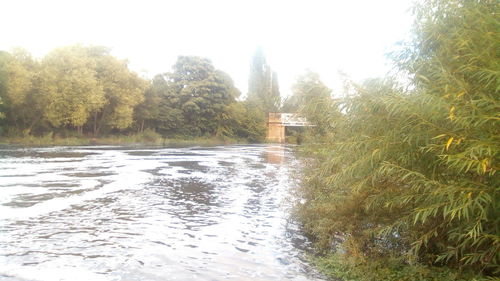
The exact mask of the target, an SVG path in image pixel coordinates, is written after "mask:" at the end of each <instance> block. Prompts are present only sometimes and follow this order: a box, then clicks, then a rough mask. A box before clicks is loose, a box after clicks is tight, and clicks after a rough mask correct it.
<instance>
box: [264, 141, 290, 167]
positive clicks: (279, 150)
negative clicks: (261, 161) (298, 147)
mask: <svg viewBox="0 0 500 281" xmlns="http://www.w3.org/2000/svg"><path fill="white" fill-rule="evenodd" d="M266 160H267V162H268V163H271V164H282V163H283V161H284V160H285V146H283V145H270V146H267V147H266Z"/></svg>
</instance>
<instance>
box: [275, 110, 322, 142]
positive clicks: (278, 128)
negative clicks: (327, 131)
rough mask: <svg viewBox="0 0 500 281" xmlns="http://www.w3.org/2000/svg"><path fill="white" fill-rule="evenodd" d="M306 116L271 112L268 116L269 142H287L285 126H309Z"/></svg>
mask: <svg viewBox="0 0 500 281" xmlns="http://www.w3.org/2000/svg"><path fill="white" fill-rule="evenodd" d="M309 126H312V125H310V124H309V123H308V122H307V120H306V118H304V117H301V116H299V115H297V114H296V113H277V112H270V113H269V115H268V118H267V135H266V140H267V141H269V142H278V143H283V142H285V127H309Z"/></svg>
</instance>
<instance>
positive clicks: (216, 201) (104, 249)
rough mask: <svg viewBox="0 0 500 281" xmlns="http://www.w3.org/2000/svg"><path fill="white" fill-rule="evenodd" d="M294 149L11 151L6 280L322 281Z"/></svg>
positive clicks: (0, 185) (2, 181) (0, 260)
mask: <svg viewBox="0 0 500 281" xmlns="http://www.w3.org/2000/svg"><path fill="white" fill-rule="evenodd" d="M297 168H300V166H299V162H298V161H297V160H296V159H295V158H294V157H293V154H292V153H291V151H290V148H288V147H284V146H270V145H269V146H266V145H261V146H223V147H222V146H221V147H211V148H201V147H191V148H147V147H144V148H125V147H52V148H27V149H21V148H3V149H0V280H321V277H320V276H319V275H317V273H315V272H314V271H313V270H312V269H311V267H310V266H309V265H308V264H307V262H306V259H305V256H306V251H307V249H308V247H309V246H310V245H309V243H308V241H307V239H305V238H304V237H303V236H302V235H301V234H300V232H299V231H298V230H297V225H296V224H294V223H293V222H291V220H290V219H289V205H290V204H289V203H288V202H289V200H288V199H289V196H290V191H291V190H292V189H293V188H294V187H295V186H296V183H295V181H294V177H293V176H292V175H293V174H295V173H296V171H297V170H296V169H297Z"/></svg>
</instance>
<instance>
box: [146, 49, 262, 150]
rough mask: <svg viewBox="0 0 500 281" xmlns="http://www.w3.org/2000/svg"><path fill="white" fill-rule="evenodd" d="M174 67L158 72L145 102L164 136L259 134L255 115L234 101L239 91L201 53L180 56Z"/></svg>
mask: <svg viewBox="0 0 500 281" xmlns="http://www.w3.org/2000/svg"><path fill="white" fill-rule="evenodd" d="M173 70H174V71H173V72H172V73H166V74H163V75H157V76H156V77H155V78H154V79H153V82H152V85H151V88H150V90H148V96H147V98H148V99H149V101H148V102H149V105H147V106H148V107H149V108H150V110H151V112H157V113H156V116H152V119H156V122H152V123H155V126H156V128H157V129H158V131H159V132H161V133H162V134H163V135H165V136H180V135H184V136H217V137H221V136H231V137H232V136H238V137H244V138H249V139H252V140H256V139H258V138H259V136H260V135H261V132H260V131H259V130H260V128H257V127H256V125H255V124H254V123H255V118H254V117H253V116H251V115H248V113H249V111H248V110H247V108H246V107H245V106H243V105H241V104H239V103H237V102H236V98H237V97H238V96H239V95H240V92H239V91H238V90H237V89H236V87H235V86H234V83H233V81H232V79H231V78H230V77H229V75H227V74H226V73H224V72H222V71H220V70H217V69H215V68H214V66H213V65H212V63H211V62H210V61H209V60H208V59H205V58H200V57H182V56H181V57H179V58H178V60H177V62H176V64H175V65H174V67H173ZM153 102H154V103H155V104H156V105H154V104H153ZM145 106H146V105H145ZM258 135H259V136H258Z"/></svg>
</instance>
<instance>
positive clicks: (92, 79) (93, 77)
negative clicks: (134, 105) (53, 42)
mask: <svg viewBox="0 0 500 281" xmlns="http://www.w3.org/2000/svg"><path fill="white" fill-rule="evenodd" d="M40 92H41V94H42V99H43V105H44V108H45V112H44V115H45V118H47V120H48V121H49V122H50V123H51V124H52V126H54V127H63V126H73V127H76V128H77V129H78V131H79V132H80V133H81V132H82V129H83V125H84V124H85V123H86V122H87V121H88V119H89V117H90V116H91V114H92V113H93V112H96V111H98V110H100V109H101V108H102V107H103V106H104V104H105V102H106V99H105V92H104V88H103V85H102V83H101V82H100V81H99V80H98V78H97V72H96V62H95V60H94V59H92V57H91V56H90V54H89V52H88V49H87V48H85V47H82V46H80V45H76V46H70V47H64V48H59V49H55V50H54V51H52V52H50V53H49V54H48V55H47V56H45V58H44V59H43V60H42V64H41V72H40Z"/></svg>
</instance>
